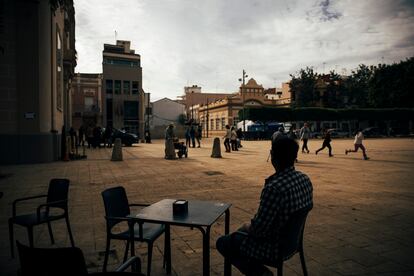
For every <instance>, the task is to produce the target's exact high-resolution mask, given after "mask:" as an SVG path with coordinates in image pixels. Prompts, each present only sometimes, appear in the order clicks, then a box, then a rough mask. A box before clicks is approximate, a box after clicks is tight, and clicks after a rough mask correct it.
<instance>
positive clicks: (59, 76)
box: [56, 30, 63, 109]
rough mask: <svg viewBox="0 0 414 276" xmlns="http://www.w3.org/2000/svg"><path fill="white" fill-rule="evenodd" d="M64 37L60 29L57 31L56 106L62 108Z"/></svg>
mask: <svg viewBox="0 0 414 276" xmlns="http://www.w3.org/2000/svg"><path fill="white" fill-rule="evenodd" d="M62 59H63V57H62V38H61V37H60V33H59V30H58V31H57V32H56V107H57V108H58V109H62V99H63V70H62V63H63V60H62Z"/></svg>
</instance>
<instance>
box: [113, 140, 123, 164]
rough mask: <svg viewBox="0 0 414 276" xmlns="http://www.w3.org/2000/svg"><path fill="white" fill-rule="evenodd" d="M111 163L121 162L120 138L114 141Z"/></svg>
mask: <svg viewBox="0 0 414 276" xmlns="http://www.w3.org/2000/svg"><path fill="white" fill-rule="evenodd" d="M111 161H122V142H121V138H116V139H115V144H114V148H113V150H112V158H111Z"/></svg>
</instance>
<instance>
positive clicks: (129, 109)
mask: <svg viewBox="0 0 414 276" xmlns="http://www.w3.org/2000/svg"><path fill="white" fill-rule="evenodd" d="M124 119H125V120H138V102H136V101H124Z"/></svg>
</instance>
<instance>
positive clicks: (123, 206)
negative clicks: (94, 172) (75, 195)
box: [102, 186, 171, 276]
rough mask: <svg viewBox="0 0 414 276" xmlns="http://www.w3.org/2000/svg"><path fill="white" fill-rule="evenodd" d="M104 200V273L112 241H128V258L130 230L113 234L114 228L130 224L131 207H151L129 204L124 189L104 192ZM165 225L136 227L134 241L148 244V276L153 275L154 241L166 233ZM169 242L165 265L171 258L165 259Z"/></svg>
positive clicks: (119, 188) (139, 225)
mask: <svg viewBox="0 0 414 276" xmlns="http://www.w3.org/2000/svg"><path fill="white" fill-rule="evenodd" d="M102 198H103V201H104V205H105V219H106V233H107V235H106V250H105V259H104V264H103V271H106V266H107V264H108V253H109V249H110V242H111V239H114V240H123V241H126V242H127V243H126V247H125V254H124V261H125V260H126V258H127V256H128V250H129V240H130V234H129V230H126V231H123V232H120V233H113V227H114V226H115V225H117V224H119V223H121V222H128V221H129V220H130V219H129V218H128V216H129V215H130V213H131V211H130V207H131V206H141V207H145V206H149V205H148V204H129V203H128V198H127V195H126V192H125V189H124V188H123V187H120V186H119V187H114V188H110V189H107V190H105V191H103V192H102ZM164 229H165V227H164V225H162V224H153V223H138V224H135V225H134V240H135V241H139V242H146V243H147V244H148V266H147V275H148V276H150V275H151V260H152V248H153V243H154V241H155V240H156V239H157V238H158V237H159V236H161V235H162V234H163V233H164ZM166 246H167V241H165V243H164V264H165V260H170V259H171V258H167V259H166V258H165V253H166V252H167V254H170V252H171V250H170V249H169V248H168V249H166Z"/></svg>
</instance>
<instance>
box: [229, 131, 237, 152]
mask: <svg viewBox="0 0 414 276" xmlns="http://www.w3.org/2000/svg"><path fill="white" fill-rule="evenodd" d="M230 142H231V150H233V151H238V149H237V133H236V130H235V129H234V127H231V137H230Z"/></svg>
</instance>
